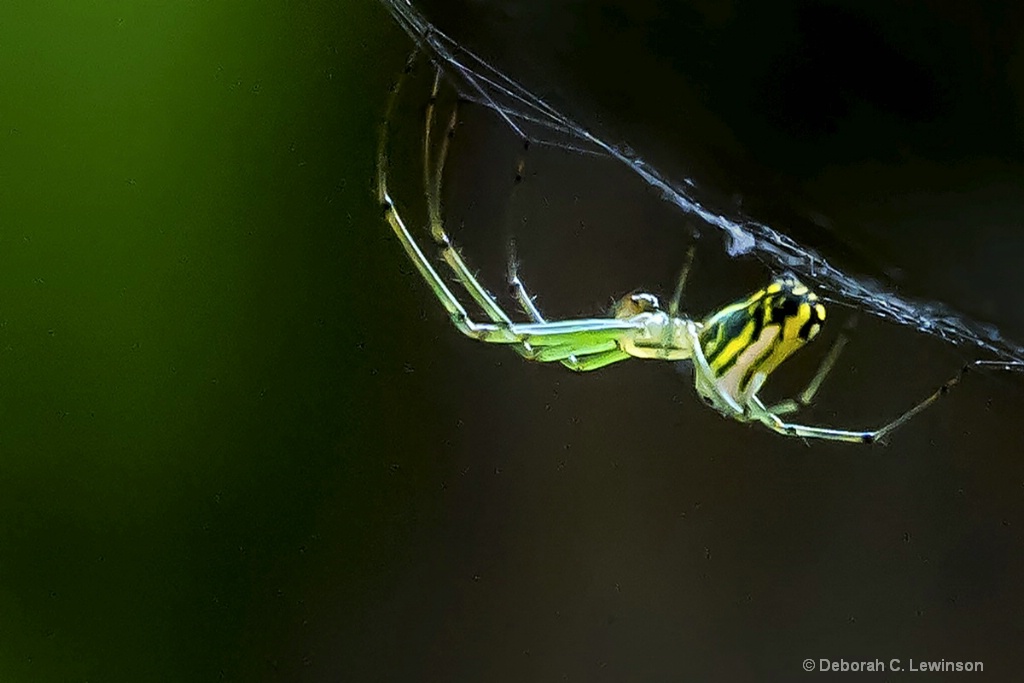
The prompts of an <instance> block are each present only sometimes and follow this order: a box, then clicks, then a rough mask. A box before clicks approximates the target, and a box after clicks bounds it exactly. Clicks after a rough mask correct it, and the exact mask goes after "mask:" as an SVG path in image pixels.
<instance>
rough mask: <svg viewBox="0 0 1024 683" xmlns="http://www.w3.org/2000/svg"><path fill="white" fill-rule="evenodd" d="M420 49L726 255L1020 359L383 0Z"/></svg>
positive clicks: (483, 98) (542, 137)
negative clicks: (831, 258)
mask: <svg viewBox="0 0 1024 683" xmlns="http://www.w3.org/2000/svg"><path fill="white" fill-rule="evenodd" d="M382 2H383V3H384V4H385V5H386V6H387V8H388V10H389V11H390V12H391V15H392V16H393V17H394V19H395V20H396V21H397V23H398V24H399V25H400V26H401V27H402V29H404V31H405V32H406V33H407V34H408V35H409V37H410V38H411V39H412V40H413V41H414V43H415V44H416V46H417V47H418V49H419V50H420V51H422V52H424V53H426V54H427V55H428V56H429V57H430V59H431V60H432V61H433V62H434V63H435V64H436V65H437V67H438V68H439V69H441V71H442V72H443V73H444V75H445V76H446V77H447V78H448V80H449V81H450V82H451V84H452V85H453V86H454V87H455V88H456V90H457V91H458V93H459V96H460V97H462V98H463V99H466V100H469V101H471V102H475V103H477V104H479V105H481V106H484V107H487V108H488V109H491V110H492V111H494V112H495V114H497V116H499V117H500V118H501V120H502V121H503V122H504V124H505V125H506V126H508V128H509V129H510V130H512V131H513V132H514V133H515V134H516V135H517V136H519V137H520V138H522V139H523V140H526V141H529V143H530V144H531V145H540V146H552V147H559V148H562V149H565V150H567V151H569V152H572V153H576V154H581V155H595V156H601V157H608V158H611V159H614V160H616V161H618V162H621V163H622V164H624V165H625V166H626V167H628V168H629V169H630V170H631V171H632V172H634V173H636V174H637V175H638V176H639V177H640V178H642V179H643V181H644V182H646V183H647V184H648V185H650V186H651V187H653V188H655V189H657V190H658V191H659V192H660V194H661V196H662V198H663V199H664V200H665V201H667V202H669V203H671V204H673V205H674V206H676V207H677V208H678V209H679V210H681V211H683V212H685V213H686V214H689V215H690V216H692V217H694V218H696V219H698V220H699V222H700V223H702V224H704V225H707V226H709V227H711V228H713V229H715V230H718V231H720V232H721V233H722V234H723V235H724V236H725V241H726V250H727V251H728V253H729V255H730V256H740V255H753V256H756V257H757V258H759V259H761V260H762V261H764V262H765V263H767V264H768V265H770V266H772V267H774V268H776V269H778V270H788V271H791V272H793V273H795V274H796V275H798V276H799V277H800V278H801V279H802V280H803V281H804V282H806V283H808V284H813V285H814V286H815V288H816V289H817V290H818V291H819V292H820V293H824V294H826V296H827V295H831V296H828V298H833V299H835V300H838V301H842V302H845V303H848V304H851V305H854V306H856V307H857V308H860V309H862V310H864V311H866V312H868V313H870V314H872V315H875V316H877V317H879V318H882V319H884V320H888V321H891V322H894V323H896V324H899V325H904V326H908V327H912V328H914V329H917V330H918V331H920V332H923V333H925V334H928V335H931V336H934V337H938V338H939V339H942V340H944V341H946V342H948V343H950V344H953V345H958V346H972V347H976V348H978V349H982V350H984V351H987V352H989V353H991V354H994V355H995V356H996V357H997V358H998V359H999V360H1002V361H1007V362H1009V363H1024V346H1021V345H1020V344H1018V343H1016V342H1014V341H1012V340H1010V339H1007V338H1006V337H1004V336H1003V335H1002V333H1001V332H1000V331H999V329H998V328H997V327H996V326H994V325H991V324H986V323H981V322H978V321H975V320H972V319H970V318H968V317H966V316H964V315H962V314H960V313H958V312H956V311H954V310H952V309H951V308H949V307H948V306H946V305H944V304H941V303H937V302H931V301H922V300H913V299H909V298H905V297H902V296H900V295H898V294H896V293H895V292H893V291H891V290H888V289H886V288H885V287H884V286H882V285H881V284H879V283H877V282H875V281H872V280H870V279H867V278H859V277H856V276H854V275H851V274H849V273H846V272H843V271H842V270H840V269H839V268H837V267H835V266H834V265H832V264H831V263H829V262H828V260H826V259H825V258H824V257H823V256H822V255H821V254H819V253H818V252H817V251H815V250H813V249H810V248H807V247H805V246H803V245H801V244H799V243H798V242H796V241H795V240H793V239H792V238H790V237H789V236H787V235H785V234H783V233H781V232H779V231H777V230H775V229H773V228H772V227H770V226H768V225H765V224H764V223H760V222H757V221H752V220H748V219H746V218H740V217H731V216H729V215H726V214H724V213H721V212H718V211H716V210H714V209H712V208H710V207H709V206H708V205H706V204H705V203H703V202H702V201H700V199H698V197H697V195H698V194H699V192H698V187H697V185H696V183H694V182H693V181H692V180H689V179H683V180H682V181H678V180H673V179H671V178H668V177H666V176H665V175H664V174H662V173H661V172H660V171H659V170H658V169H657V168H655V167H654V166H652V165H651V164H649V163H648V162H646V161H645V160H644V159H642V158H641V157H640V156H639V155H637V154H636V153H635V152H634V151H633V150H632V149H630V148H629V147H628V146H627V145H623V144H615V143H611V142H608V141H606V140H604V139H601V138H599V137H597V136H596V135H595V134H593V133H591V132H590V131H589V130H587V129H586V128H584V127H583V126H581V125H579V124H578V123H576V122H575V121H574V120H573V119H571V118H569V117H568V116H566V115H565V114H563V113H561V112H559V111H557V110H556V109H555V108H554V107H552V106H551V105H549V104H548V103H547V102H545V101H544V100H543V99H541V98H540V97H538V96H536V95H534V94H533V93H531V92H530V91H529V90H527V89H526V88H525V87H523V86H522V85H520V84H519V83H518V82H516V81H515V80H513V79H512V78H510V77H508V76H506V75H505V74H504V73H502V72H501V71H499V70H498V69H497V68H495V67H494V66H492V65H491V64H489V63H488V62H487V61H485V60H484V59H482V58H480V57H478V56H477V55H476V54H474V53H473V52H472V51H470V50H468V49H466V48H465V47H463V46H461V45H459V44H458V43H457V42H456V41H455V40H453V39H452V38H450V37H448V36H447V35H445V34H444V33H443V32H442V31H440V30H439V29H437V28H436V27H435V26H434V25H432V24H431V23H430V22H429V21H428V20H427V19H426V18H425V17H424V16H423V15H422V14H421V13H420V12H419V11H418V10H417V9H416V8H415V7H414V6H413V5H412V4H411V2H410V1H409V0H382Z"/></svg>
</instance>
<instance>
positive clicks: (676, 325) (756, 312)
mask: <svg viewBox="0 0 1024 683" xmlns="http://www.w3.org/2000/svg"><path fill="white" fill-rule="evenodd" d="M411 69H412V67H411V65H409V66H407V67H406V74H408V73H409V71H411ZM441 79H442V73H441V71H440V69H438V70H437V71H436V73H435V77H434V81H433V89H432V92H431V96H430V99H429V101H428V104H427V107H426V117H425V118H426V121H425V124H424V133H423V181H424V187H425V191H426V204H427V214H428V222H429V225H430V234H431V236H432V238H433V241H434V244H435V246H436V247H437V249H438V251H439V252H440V255H441V258H442V259H443V260H444V261H445V262H446V263H447V266H448V268H449V269H450V270H451V272H452V273H453V274H454V276H455V279H456V280H457V281H458V283H459V285H461V287H462V288H463V289H464V290H465V291H466V293H468V294H469V296H470V298H471V299H472V300H473V301H474V302H475V303H476V304H477V305H478V306H479V307H480V309H481V310H482V311H483V313H484V314H485V316H486V318H487V320H486V321H477V320H474V319H473V318H471V317H470V315H469V313H468V311H467V310H466V307H465V306H464V305H463V304H462V302H460V301H459V299H458V298H457V297H456V296H455V294H454V293H453V292H452V289H451V288H450V287H449V286H448V284H447V283H446V282H445V280H444V279H443V278H442V277H441V276H440V275H439V274H438V272H437V270H436V269H435V268H434V266H433V265H432V264H431V261H430V260H429V259H428V258H427V257H426V256H425V255H424V252H423V250H422V249H421V248H420V246H419V244H418V243H417V242H416V240H415V238H414V237H413V235H412V233H411V232H410V230H409V228H408V226H407V225H406V223H405V221H404V220H403V218H402V215H401V213H400V212H399V210H398V208H397V206H396V204H395V201H394V199H393V198H392V196H391V194H390V193H389V191H388V166H389V162H388V135H389V127H390V122H391V121H390V120H391V116H392V113H393V109H394V105H395V101H396V99H397V93H398V90H399V87H400V84H401V81H399V82H398V84H396V86H395V87H394V88H393V89H392V92H391V97H390V99H389V101H388V105H387V109H386V115H385V118H384V122H383V124H382V127H381V135H380V139H379V146H378V153H377V192H378V199H379V201H380V203H381V205H382V207H383V210H384V215H385V218H386V220H387V222H388V223H389V224H390V226H391V228H392V229H393V231H394V233H395V236H396V237H397V238H398V240H399V242H400V243H401V244H402V247H403V248H404V249H405V252H406V255H407V256H408V257H409V259H410V260H411V261H412V263H413V265H414V266H415V267H416V269H417V270H418V271H419V273H420V275H421V276H422V277H423V279H424V280H425V281H426V283H427V284H428V285H429V286H430V289H431V290H432V291H433V292H434V294H435V295H436V296H437V299H438V301H439V302H440V303H441V305H442V306H443V307H444V308H445V310H446V311H447V312H448V314H449V316H450V318H451V322H452V324H453V325H454V326H455V328H456V329H457V330H458V331H459V332H461V333H462V334H464V335H466V336H467V337H469V338H471V339H475V340H477V341H483V342H488V343H492V344H507V345H509V346H511V347H512V348H513V349H514V350H515V351H516V352H518V353H519V354H520V355H521V356H522V357H524V358H526V359H528V360H531V361H537V362H541V363H551V362H558V363H560V364H562V365H563V366H565V367H567V368H569V369H570V370H573V371H576V372H589V371H593V370H598V369H600V368H603V367H605V366H608V365H611V364H613V363H618V362H621V361H624V360H627V359H629V358H643V359H654V360H661V361H683V360H689V361H690V362H691V363H692V365H693V368H694V373H693V374H694V384H695V388H696V391H697V394H698V395H699V396H700V397H701V398H702V399H703V400H704V402H705V403H706V404H707V405H709V406H710V407H712V408H714V409H715V410H717V411H718V412H719V413H721V414H722V415H724V416H725V417H728V418H732V419H733V420H736V421H738V422H757V423H760V424H761V425H763V426H764V427H767V428H768V429H770V430H772V431H773V432H777V433H779V434H782V435H786V436H797V437H802V438H805V439H809V438H813V439H826V440H831V441H843V442H851V443H873V442H876V441H879V440H880V439H882V438H883V437H885V436H887V435H888V434H889V433H890V432H892V431H893V430H894V429H896V428H897V427H899V426H901V425H903V424H904V423H906V422H907V421H908V420H910V419H911V418H913V417H914V416H916V415H917V414H918V413H920V412H921V411H922V410H924V409H925V408H927V407H928V406H930V405H932V404H933V403H934V402H935V401H937V400H938V399H939V398H940V397H941V396H943V395H945V394H946V393H947V392H948V391H949V390H950V389H951V388H952V387H954V386H955V385H956V384H958V383H959V381H960V380H961V378H962V377H963V376H964V374H965V373H966V372H967V370H968V369H970V368H971V367H973V366H993V367H1000V368H1002V369H1010V368H1011V367H1017V366H1019V365H1020V364H1017V363H1007V362H1002V361H984V360H980V361H973V362H971V363H968V364H966V365H965V366H963V368H961V370H960V372H958V373H957V374H956V375H955V376H954V377H953V378H951V379H950V380H949V381H947V382H946V383H945V384H943V385H942V386H940V387H939V388H938V389H937V390H936V391H935V392H933V393H932V394H930V395H929V396H927V397H926V398H925V399H924V400H922V401H921V402H919V403H918V404H917V405H915V406H914V407H912V408H911V409H910V410H908V411H906V412H904V413H903V414H901V415H900V416H898V417H897V418H895V419H894V420H892V421H891V422H889V423H887V424H885V425H883V426H881V427H878V428H877V429H871V430H861V431H857V430H847V429H836V428H832V427H822V426H812V425H805V424H798V423H792V422H787V421H786V420H784V419H783V417H784V416H786V415H789V414H791V413H793V412H796V411H797V410H799V409H800V408H802V407H806V406H808V405H810V403H811V402H812V400H813V398H814V395H815V394H816V393H817V391H818V389H819V387H820V386H821V384H822V383H823V382H824V380H825V378H826V376H827V375H828V373H829V371H830V370H831V369H832V367H833V365H834V364H835V362H836V359H837V358H838V356H839V353H840V352H841V351H842V349H843V346H844V345H845V344H846V337H845V335H840V336H839V338H838V339H837V341H836V342H835V343H834V344H833V346H832V348H831V350H830V351H829V352H828V353H827V354H826V356H825V358H824V360H823V361H822V363H821V365H820V367H819V368H818V370H817V372H816V373H815V375H814V376H813V378H812V379H811V381H810V382H809V383H808V385H807V387H806V388H805V389H804V390H803V391H802V392H801V393H800V394H799V395H798V396H797V397H796V398H793V399H789V400H786V401H782V402H781V403H778V404H775V405H772V406H766V405H765V404H764V403H763V402H762V401H761V399H760V398H759V397H758V392H759V391H760V390H761V388H762V387H763V386H764V383H765V381H766V380H767V379H768V377H769V375H770V374H771V373H772V372H773V371H774V370H775V369H776V368H778V367H779V365H780V364H781V363H782V362H783V361H785V360H786V359H787V358H789V357H790V356H791V355H793V354H794V353H796V352H797V351H798V350H800V349H801V348H803V347H804V345H806V344H807V343H809V342H811V341H812V340H813V339H814V338H815V337H816V336H818V333H819V332H820V330H821V327H822V325H823V324H824V322H825V317H826V313H825V306H824V304H823V302H822V301H821V299H820V298H819V297H818V296H817V295H816V294H815V293H814V292H812V291H811V290H810V289H809V288H808V287H806V286H805V285H804V284H802V283H801V282H800V281H799V280H798V279H797V278H796V277H795V276H793V275H783V276H780V277H776V278H775V279H774V280H772V281H771V283H770V284H768V286H766V287H764V288H763V289H760V290H758V291H756V292H754V293H753V294H750V295H749V296H747V297H745V298H743V299H740V300H739V301H736V302H734V303H731V304H729V305H727V306H725V307H724V308H722V309H720V310H718V311H716V312H714V313H711V314H710V315H708V316H707V317H705V318H703V319H700V320H698V319H694V318H690V317H688V316H687V315H685V314H684V313H682V312H681V311H680V309H679V306H680V302H681V300H682V295H683V291H684V287H685V284H686V279H687V275H688V273H689V270H690V265H691V263H692V259H693V249H691V250H690V251H689V253H688V255H687V258H686V259H685V262H684V266H683V268H682V270H681V273H680V275H679V279H678V282H677V285H676V289H675V292H674V293H673V296H672V298H671V300H670V301H669V303H668V306H667V307H663V306H662V304H661V302H660V301H659V299H658V297H656V296H655V295H653V294H649V293H646V292H638V293H632V294H629V295H626V296H625V297H623V298H622V299H620V300H619V301H618V302H617V303H616V304H615V305H614V306H613V308H612V310H611V313H610V315H608V316H606V317H595V318H581V319H573V320H552V321H549V320H547V319H545V318H544V316H543V315H542V314H541V312H540V311H539V310H538V309H537V307H536V306H535V304H534V300H533V297H531V296H530V294H529V292H528V291H527V289H526V286H525V284H524V283H523V281H522V280H521V279H520V277H519V274H518V270H517V265H516V262H515V258H514V257H513V258H512V259H510V264H509V291H510V294H511V295H512V296H513V297H514V298H515V299H516V301H517V303H518V304H519V306H520V308H521V309H522V311H523V313H524V314H525V315H526V316H527V317H529V318H530V322H525V323H524V322H516V321H513V320H512V318H511V317H510V316H509V315H508V314H507V313H506V312H505V311H504V310H503V309H502V307H501V306H500V305H499V303H498V301H497V300H496V299H495V297H494V296H493V295H491V294H490V293H489V292H488V291H487V290H486V289H485V288H484V286H483V285H482V284H481V283H480V281H479V280H478V279H477V278H476V276H475V275H474V274H473V273H472V271H471V270H470V269H469V267H468V265H467V264H466V261H465V259H464V258H463V256H462V254H461V252H460V251H459V249H458V248H457V247H456V246H455V245H454V244H453V242H452V240H451V239H450V238H449V236H448V234H447V233H446V232H445V229H444V219H443V217H442V213H441V189H442V178H443V171H444V166H445V162H446V159H447V156H448V149H449V142H450V140H451V138H452V137H453V135H454V132H455V126H456V122H457V107H458V103H456V104H455V105H453V106H452V111H451V114H450V115H449V116H448V118H447V122H446V123H445V124H444V126H445V130H444V134H443V135H442V136H441V137H440V142H435V141H434V136H435V128H436V126H437V119H438V112H437V109H438V105H437V101H438V91H439V88H440V84H441ZM435 148H436V149H435Z"/></svg>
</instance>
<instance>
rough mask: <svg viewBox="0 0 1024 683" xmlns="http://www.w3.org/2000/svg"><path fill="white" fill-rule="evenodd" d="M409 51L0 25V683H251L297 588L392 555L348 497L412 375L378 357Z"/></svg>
mask: <svg viewBox="0 0 1024 683" xmlns="http://www.w3.org/2000/svg"><path fill="white" fill-rule="evenodd" d="M406 50H407V46H406V44H404V43H403V42H402V40H401V37H400V34H399V33H398V31H397V29H395V28H393V27H392V25H391V23H390V20H389V18H388V17H387V14H386V11H385V10H384V9H383V8H382V7H381V6H379V5H377V4H376V3H373V2H343V3H333V2H332V3H327V2H322V3H298V4H296V3H290V2H261V3H255V4H252V3H250V4H247V5H242V4H233V3H206V2H166V3H109V2H74V3H35V2H12V3H5V4H4V6H3V8H2V10H0V93H2V95H0V130H2V133H0V291H2V292H3V294H2V297H0V396H2V398H0V454H2V455H0V462H2V466H0V680H3V681H86V680H89V681H103V680H108V681H109V680H116V681H150V680H152V681H186V680H189V681H198V680H217V679H218V677H219V674H221V675H224V676H226V677H227V678H228V679H238V678H250V679H251V678H252V677H253V676H255V675H257V674H259V673H261V672H263V671H264V670H267V671H272V670H273V667H274V661H273V659H274V657H276V656H278V655H274V656H270V655H266V654H265V650H266V646H267V643H272V642H277V641H279V640H280V639H283V638H285V637H286V635H287V632H288V628H289V627H284V626H281V625H280V624H281V622H280V616H281V612H282V611H287V610H291V609H299V607H297V606H296V605H297V604H298V603H297V597H296V592H297V591H296V590H295V584H294V581H295V579H291V578H288V577H292V576H293V575H294V574H295V573H296V572H298V573H300V575H301V576H302V577H305V578H302V579H298V582H299V584H300V585H301V584H302V583H304V582H305V581H315V580H317V578H316V577H318V576H319V575H320V574H321V573H323V572H325V571H326V570H323V569H319V570H309V567H317V566H322V563H323V557H324V556H325V555H326V556H327V557H328V558H330V561H332V562H334V565H333V567H334V569H333V570H332V571H333V572H335V573H336V572H338V571H341V572H342V574H345V573H346V572H347V568H348V567H349V566H351V565H354V566H358V567H362V568H364V569H365V567H366V566H367V565H368V563H370V562H373V561H375V560H379V558H384V557H387V556H388V555H389V553H391V552H393V551H394V548H395V546H396V545H397V544H399V543H400V542H401V541H400V538H393V537H389V536H388V534H387V533H385V532H384V531H382V530H381V528H380V527H379V525H378V522H376V521H375V520H374V516H373V514H372V512H371V511H372V509H374V508H376V507H377V506H385V505H387V499H388V498H389V496H392V495H394V493H388V492H385V493H383V494H382V493H380V492H377V493H373V492H371V491H370V490H369V489H368V488H366V487H364V486H360V487H359V488H358V489H356V488H351V487H349V485H348V484H346V479H345V477H344V476H343V474H344V472H345V470H346V469H348V468H358V467H359V465H358V462H365V460H366V459H367V458H368V457H371V456H372V453H373V451H374V450H380V449H381V448H383V445H382V444H380V443H379V442H378V441H377V434H376V433H375V431H376V426H375V425H374V424H373V422H372V421H371V420H369V419H368V417H367V412H366V411H367V410H371V409H373V407H374V401H375V400H376V401H378V404H377V407H378V409H379V400H380V398H379V397H375V393H374V390H373V389H372V388H371V385H370V382H371V377H372V376H371V374H370V372H369V369H370V368H369V366H370V365H373V364H377V365H378V366H379V368H380V371H381V372H382V373H385V374H386V373H388V372H400V371H401V367H402V360H401V358H400V357H398V354H395V353H392V349H391V348H389V344H388V342H387V339H386V338H385V339H384V340H383V341H382V343H380V344H379V345H377V346H375V347H374V348H373V349H372V350H367V349H366V348H364V347H363V345H362V344H361V343H360V342H361V341H363V340H364V335H366V334H367V331H368V330H375V329H377V328H378V327H384V328H388V327H393V326H394V325H395V323H394V321H393V316H391V315H389V314H387V313H383V312H381V311H380V310H379V309H378V306H377V299H378V298H380V297H382V296H383V294H382V293H386V292H388V291H389V290H390V289H392V288H394V286H395V285H394V283H392V282H391V280H392V278H389V277H388V274H387V273H386V272H385V273H380V272H378V270H377V267H376V266H377V265H378V264H377V263H375V259H377V258H379V255H380V254H381V253H388V252H389V250H390V246H391V245H390V244H388V243H386V242H384V241H383V240H382V239H381V235H382V234H383V231H382V230H381V225H380V218H379V211H378V210H377V208H376V206H375V204H374V202H373V198H372V194H371V189H372V184H371V183H372V173H373V156H372V153H371V150H372V145H371V144H369V142H368V141H370V140H372V139H373V138H374V137H375V135H376V131H377V126H378V123H379V120H380V112H381V111H382V107H383V103H384V97H385V95H386V93H387V88H388V86H389V84H390V81H391V80H392V79H393V74H394V72H395V71H396V70H397V69H398V68H399V67H400V65H401V63H402V60H403V59H404V55H405V51H406ZM381 60H384V61H385V62H387V60H390V62H391V66H389V67H387V68H383V67H381ZM378 67H381V68H378ZM396 368H397V370H396ZM360 369H365V371H363V372H360V371H357V370H360ZM357 456H359V457H358V458H357ZM381 471H382V474H380V475H379V476H381V477H383V476H386V473H387V469H386V468H382V470H381ZM374 480H375V477H374V476H373V475H371V476H368V477H366V478H364V479H363V482H362V483H363V484H366V483H367V482H373V481H374ZM328 508H331V509H335V510H338V512H330V513H326V514H330V515H335V514H336V515H338V517H337V518H335V519H340V520H341V521H340V522H336V523H339V524H341V525H343V526H346V527H347V526H349V525H351V526H352V529H351V533H352V534H354V535H356V536H362V537H364V538H366V537H373V538H374V539H376V540H375V542H374V543H373V544H371V545H366V544H355V543H352V544H350V545H347V546H346V547H345V548H344V549H339V548H336V547H334V548H332V547H327V548H325V547H324V546H323V545H322V544H319V543H317V542H316V540H315V530H314V529H315V526H316V520H317V516H318V515H319V514H325V513H323V510H324V509H328ZM341 511H344V512H341ZM386 526H387V529H388V530H393V527H394V523H393V522H387V524H386ZM341 535H342V537H344V534H341ZM357 547H358V548H361V550H359V551H358V552H357V551H354V550H353V549H354V548H357ZM317 557H319V558H320V559H319V560H317V559H316V558H317ZM303 568H306V569H303ZM363 576H364V578H363V579H361V580H363V581H369V582H372V581H374V580H375V579H374V578H373V577H369V578H367V577H366V576H365V574H363ZM311 577H312V578H311ZM285 587H287V590H285Z"/></svg>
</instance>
